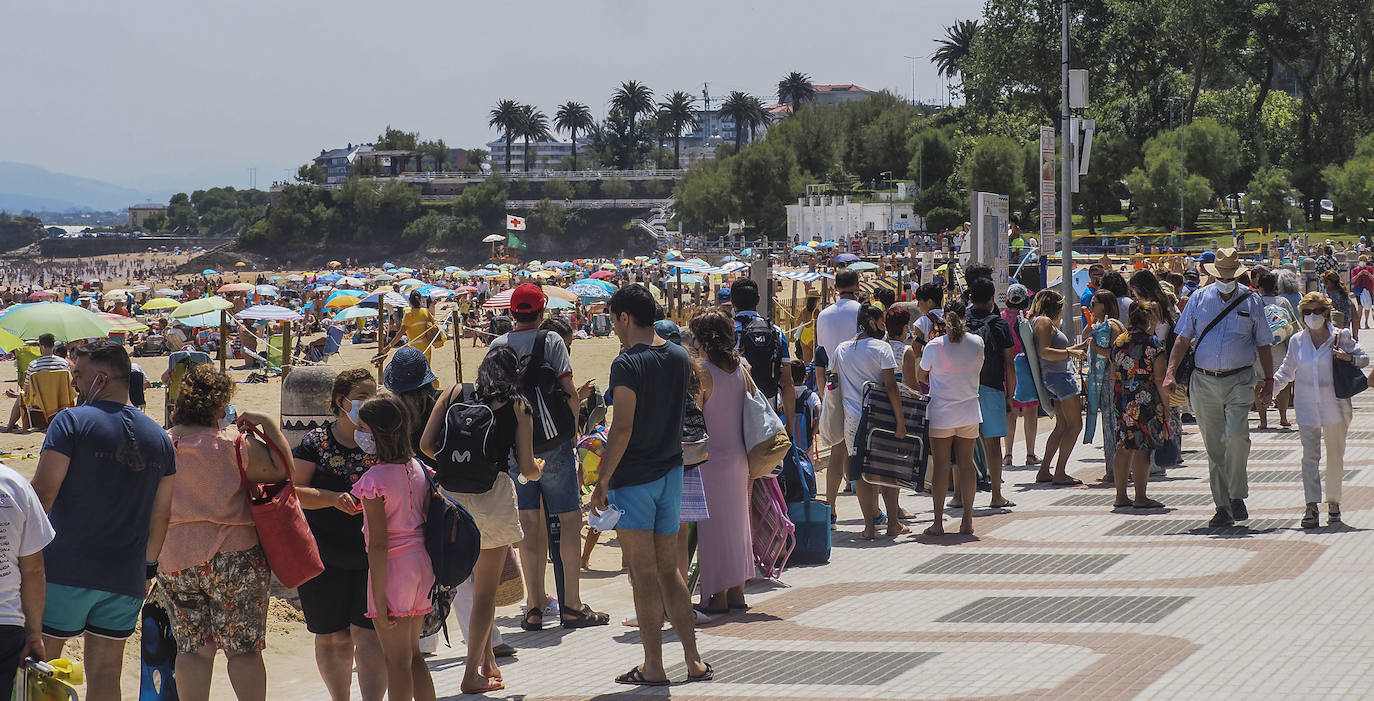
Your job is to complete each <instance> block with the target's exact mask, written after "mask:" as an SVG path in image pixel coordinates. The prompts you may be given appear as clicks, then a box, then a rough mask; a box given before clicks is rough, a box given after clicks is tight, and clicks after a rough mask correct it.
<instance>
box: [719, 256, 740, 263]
mask: <svg viewBox="0 0 1374 701" xmlns="http://www.w3.org/2000/svg"><path fill="white" fill-rule="evenodd" d="M736 260H739V259H738V258H736V257H734V256H725V257H724V258H721V259H720V262H722V263H729V262H731V261H736Z"/></svg>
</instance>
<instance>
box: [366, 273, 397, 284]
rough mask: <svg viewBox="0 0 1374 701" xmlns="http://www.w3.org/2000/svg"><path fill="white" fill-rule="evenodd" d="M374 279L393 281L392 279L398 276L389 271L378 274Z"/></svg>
mask: <svg viewBox="0 0 1374 701" xmlns="http://www.w3.org/2000/svg"><path fill="white" fill-rule="evenodd" d="M372 279H373V280H376V281H377V282H391V281H392V280H395V279H396V276H395V275H391V274H389V273H382V274H381V275H378V276H377V277H374V278H372Z"/></svg>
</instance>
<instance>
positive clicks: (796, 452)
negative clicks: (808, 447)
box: [778, 445, 816, 504]
mask: <svg viewBox="0 0 1374 701" xmlns="http://www.w3.org/2000/svg"><path fill="white" fill-rule="evenodd" d="M778 486H779V487H782V497H783V500H784V501H786V502H788V503H789V504H790V503H793V502H798V501H808V500H811V499H815V498H816V470H815V468H814V466H813V465H812V464H811V456H809V455H807V454H806V451H805V450H802V449H801V448H798V447H797V446H795V445H794V446H792V449H791V450H790V451H788V452H787V457H785V458H783V460H782V472H781V473H780V474H779V475H778Z"/></svg>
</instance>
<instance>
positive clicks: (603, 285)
mask: <svg viewBox="0 0 1374 701" xmlns="http://www.w3.org/2000/svg"><path fill="white" fill-rule="evenodd" d="M582 282H585V283H587V284H588V285H596V286H597V287H600V288H601V289H603V290H605V291H607V292H610V293H611V294H615V290H616V287H615V285H612V284H611V283H609V282H606V281H605V280H598V279H595V278H593V279H589V280H583V281H582Z"/></svg>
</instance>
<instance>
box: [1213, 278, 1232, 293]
mask: <svg viewBox="0 0 1374 701" xmlns="http://www.w3.org/2000/svg"><path fill="white" fill-rule="evenodd" d="M1217 287H1220V288H1221V293H1222V294H1224V295H1229V294H1231V293H1232V292H1235V291H1236V281H1235V280H1232V281H1230V282H1218V283H1217Z"/></svg>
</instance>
